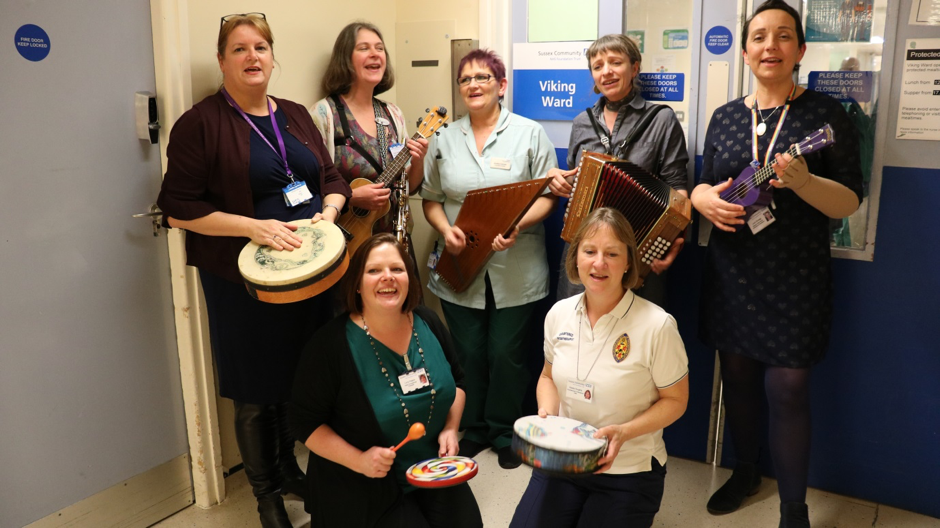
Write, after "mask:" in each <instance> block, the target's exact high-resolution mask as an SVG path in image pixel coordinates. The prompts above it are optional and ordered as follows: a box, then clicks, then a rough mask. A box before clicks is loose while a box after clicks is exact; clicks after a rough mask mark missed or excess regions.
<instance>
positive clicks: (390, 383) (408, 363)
mask: <svg viewBox="0 0 940 528" xmlns="http://www.w3.org/2000/svg"><path fill="white" fill-rule="evenodd" d="M359 317H361V318H362V329H363V330H365V332H366V337H368V338H369V344H370V345H372V352H374V353H375V359H376V360H377V361H378V362H379V368H381V369H382V374H385V381H387V382H388V386H389V387H390V388H391V389H392V392H393V393H395V397H396V398H398V402H399V403H401V408H402V412H403V413H404V415H405V421H406V422H408V428H409V429H410V428H411V415H410V414H409V413H408V407H407V406H406V405H405V400H403V399H402V398H401V394H400V393H399V392H398V387H396V386H395V382H393V381H392V378H391V377H390V376H389V375H388V369H387V368H385V364H384V363H383V362H382V358H380V357H379V351H378V349H377V348H375V339H374V338H373V337H372V334H371V333H370V332H369V324H368V323H366V317H365V315H360V316H359ZM411 335H412V336H413V337H414V341H415V345H416V346H417V347H418V354H421V363H422V364H423V365H424V373H425V374H426V375H427V377H428V385H429V386H430V387H431V408H430V409H429V410H428V421H427V425H428V426H430V425H431V416H432V415H433V414H434V397H435V396H437V390H435V389H434V382H433V381H431V371H430V369H428V362H427V361H426V360H425V359H424V349H423V348H421V341H420V340H419V339H418V331H417V330H415V323H414V316H412V317H411ZM408 344H409V347H410V345H411V340H409V341H408ZM404 359H405V368H407V369H408V370H412V368H411V361H410V360H409V359H408V350H407V349H405V355H404Z"/></svg>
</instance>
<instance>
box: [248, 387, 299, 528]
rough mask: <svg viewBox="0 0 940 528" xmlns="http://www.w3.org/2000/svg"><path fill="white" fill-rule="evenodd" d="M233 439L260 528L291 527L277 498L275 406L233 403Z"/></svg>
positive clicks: (279, 494)
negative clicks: (255, 502) (256, 509)
mask: <svg viewBox="0 0 940 528" xmlns="http://www.w3.org/2000/svg"><path fill="white" fill-rule="evenodd" d="M235 439H236V440H237V441H238V449H239V450H240V451H241V453H242V463H243V464H244V466H245V475H246V476H247V477H248V483H249V484H251V489H252V492H254V495H255V498H256V499H258V514H259V515H260V516H261V526H262V527H263V528H291V526H292V525H291V522H290V518H288V516H287V510H286V509H285V508H284V499H282V498H281V480H282V479H281V471H280V467H279V466H278V456H277V455H278V450H279V448H280V446H279V444H278V429H277V406H276V405H256V404H250V403H240V402H235Z"/></svg>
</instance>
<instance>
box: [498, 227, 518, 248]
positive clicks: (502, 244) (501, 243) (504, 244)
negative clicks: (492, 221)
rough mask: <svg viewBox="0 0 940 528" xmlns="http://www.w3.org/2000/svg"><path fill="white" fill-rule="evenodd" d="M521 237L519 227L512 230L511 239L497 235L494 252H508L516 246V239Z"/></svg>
mask: <svg viewBox="0 0 940 528" xmlns="http://www.w3.org/2000/svg"><path fill="white" fill-rule="evenodd" d="M517 236H519V226H518V225H517V226H516V227H514V228H512V233H510V234H509V238H504V237H503V235H502V234H499V235H496V238H494V239H493V251H506V250H507V249H509V248H511V247H513V246H515V245H516V237H517Z"/></svg>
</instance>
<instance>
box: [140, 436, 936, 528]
mask: <svg viewBox="0 0 940 528" xmlns="http://www.w3.org/2000/svg"><path fill="white" fill-rule="evenodd" d="M298 455H300V453H299V451H298ZM300 456H301V457H303V456H304V455H300ZM476 460H477V461H478V462H479V463H480V473H479V474H478V475H477V476H476V477H475V478H474V479H473V480H472V481H470V486H471V487H472V488H473V492H474V494H475V495H476V498H477V502H478V503H479V504H480V509H481V510H482V512H483V522H484V524H485V525H486V526H487V527H504V526H507V525H508V524H509V519H510V518H511V517H512V513H513V511H514V510H515V507H516V503H517V502H518V501H519V498H520V497H521V496H522V492H523V491H524V490H525V487H526V484H527V483H528V481H529V469H528V468H527V467H526V466H522V467H521V468H519V469H516V470H512V471H506V470H503V469H500V467H499V465H498V464H497V463H496V454H495V453H493V452H492V451H489V450H488V451H484V452H483V453H480V454H479V455H478V456H477V457H476ZM301 467H306V466H305V464H302V465H301ZM668 467H669V474H668V476H667V477H666V493H665V496H664V498H663V504H662V507H661V509H660V512H659V514H658V515H657V516H656V522H655V523H654V525H653V526H655V527H657V528H665V527H669V528H672V527H683V528H684V527H690V528H718V527H735V528H776V527H777V523H778V519H779V513H778V512H779V502H778V498H777V486H776V482H775V481H773V480H770V479H765V480H764V483H763V485H762V487H761V490H760V492H758V493H757V495H755V496H754V497H751V498H749V499H748V500H747V501H746V502H745V507H742V509H741V510H739V511H737V512H735V513H732V514H730V515H725V516H721V517H716V516H712V515H709V514H708V513H707V512H706V511H705V502H706V501H707V499H708V496H709V495H710V493H711V492H712V491H713V490H715V489H717V488H718V486H719V485H720V484H721V483H722V482H724V480H725V479H726V478H727V477H728V475H729V474H730V470H727V469H722V468H718V469H714V468H712V466H710V465H707V464H703V463H701V462H693V461H690V460H683V459H680V458H675V457H673V458H670V459H669V466H668ZM225 484H226V487H227V493H228V497H227V498H226V500H225V501H224V502H223V503H222V504H220V505H219V506H216V507H214V508H211V509H208V510H203V509H200V508H197V507H195V506H191V507H189V508H187V509H185V510H183V511H181V512H179V513H177V514H176V515H174V516H172V517H170V518H169V519H166V520H164V521H163V522H160V523H158V524H157V525H156V526H157V527H158V528H210V527H211V528H215V527H226V528H229V527H231V528H240V527H252V528H256V527H258V526H260V523H259V522H258V516H257V514H256V513H255V501H254V498H253V497H252V495H251V489H250V488H249V486H248V482H247V480H245V472H244V471H239V472H237V473H235V474H234V475H232V476H230V477H229V478H228V479H226V481H225ZM807 503H808V504H809V511H810V520H811V522H812V525H813V527H814V528H867V527H874V528H940V519H935V518H933V517H926V516H923V515H919V514H916V513H911V512H908V511H904V510H898V509H896V508H891V507H888V506H883V505H878V504H875V503H871V502H866V501H863V500H858V499H853V498H850V497H843V496H841V495H835V494H833V493H827V492H824V491H819V490H812V489H811V490H810V491H809V495H808V497H807ZM287 509H288V513H289V514H290V517H291V519H292V520H293V523H294V526H295V527H297V528H300V527H303V528H307V527H309V526H310V518H309V516H308V515H307V514H306V513H305V512H304V511H303V505H302V504H301V503H300V502H297V501H287Z"/></svg>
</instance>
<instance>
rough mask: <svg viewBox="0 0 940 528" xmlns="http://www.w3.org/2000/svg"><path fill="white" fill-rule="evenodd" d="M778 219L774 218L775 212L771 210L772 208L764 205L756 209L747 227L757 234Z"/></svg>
mask: <svg viewBox="0 0 940 528" xmlns="http://www.w3.org/2000/svg"><path fill="white" fill-rule="evenodd" d="M776 221H777V219H776V218H774V214H773V213H771V212H770V208H769V207H764V208H761V209H758V210H757V211H754V213H753V214H752V215H751V217H750V218H749V219H748V221H747V227H749V228H750V229H751V233H753V234H755V235H756V234H757V233H760V232H761V231H763V230H764V228H766V227H767V226H769V225H770V224H772V223H774V222H776Z"/></svg>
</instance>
